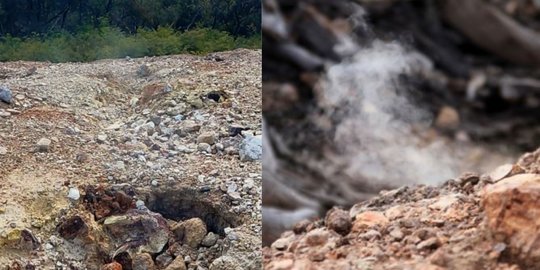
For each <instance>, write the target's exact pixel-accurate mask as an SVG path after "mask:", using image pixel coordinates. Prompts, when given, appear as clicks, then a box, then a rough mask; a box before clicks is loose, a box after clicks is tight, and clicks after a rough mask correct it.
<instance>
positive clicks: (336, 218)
mask: <svg viewBox="0 0 540 270" xmlns="http://www.w3.org/2000/svg"><path fill="white" fill-rule="evenodd" d="M324 222H325V223H326V226H327V227H328V229H330V230H334V231H335V232H337V233H339V234H341V235H347V234H348V233H349V232H350V231H351V227H352V223H351V218H350V217H349V212H347V211H345V210H342V209H339V208H332V209H331V210H330V211H328V213H327V214H326V218H325V220H324Z"/></svg>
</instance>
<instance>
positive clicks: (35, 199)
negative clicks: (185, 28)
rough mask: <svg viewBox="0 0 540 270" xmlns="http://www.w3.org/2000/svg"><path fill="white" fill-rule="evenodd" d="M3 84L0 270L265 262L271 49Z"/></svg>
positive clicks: (75, 66) (10, 78) (34, 75)
mask: <svg viewBox="0 0 540 270" xmlns="http://www.w3.org/2000/svg"><path fill="white" fill-rule="evenodd" d="M0 85H1V86H2V87H1V88H0V100H1V101H0V269H143V268H141V267H146V268H144V269H169V270H171V269H260V267H261V259H260V258H261V253H260V252H261V251H260V246H261V240H260V239H261V238H260V234H261V224H260V222H261V216H260V212H261V211H260V207H261V206H260V204H261V199H260V197H261V173H260V172H261V163H260V157H261V152H262V148H261V136H260V135H261V130H262V127H261V111H260V110H261V109H260V108H261V51H251V50H235V51H231V52H223V53H216V54H211V55H207V56H191V55H178V56H167V57H155V58H141V59H131V58H126V59H117V60H103V61H97V62H92V63H64V64H51V63H34V62H11V63H2V64H0Z"/></svg>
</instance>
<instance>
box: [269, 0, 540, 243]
mask: <svg viewBox="0 0 540 270" xmlns="http://www.w3.org/2000/svg"><path fill="white" fill-rule="evenodd" d="M262 29H263V115H264V129H265V131H264V132H265V135H266V138H265V141H264V161H263V162H264V167H263V190H264V192H263V218H264V225H263V226H264V227H265V229H264V230H265V232H264V238H265V239H264V241H265V243H266V244H268V243H270V242H271V241H272V240H273V239H275V238H276V237H277V236H279V233H280V232H282V231H283V230H284V229H287V228H291V226H292V225H293V224H294V223H295V222H298V221H300V220H302V219H306V218H312V217H316V216H318V215H320V214H321V213H323V212H324V211H325V210H327V209H329V208H330V207H333V206H343V207H348V206H351V205H352V204H354V203H356V202H358V201H361V200H365V199H368V198H370V197H371V196H373V195H375V194H377V193H378V192H379V191H380V190H382V189H388V188H393V187H398V186H401V185H406V184H430V185H438V184H440V183H442V182H444V181H445V180H448V179H451V178H455V177H457V176H459V175H460V174H461V173H464V172H476V173H485V172H489V171H490V170H493V169H494V168H495V167H497V166H498V165H501V164H504V163H508V162H513V161H515V159H516V158H517V156H518V155H520V154H522V153H524V152H526V151H531V150H534V149H536V148H537V147H538V146H539V145H540V136H539V135H540V125H539V124H540V117H539V116H540V76H539V75H540V2H539V1H534V0H445V1H430V0H415V1H397V0H396V1H378V0H372V1H368V0H365V1H362V0H355V1H348V0H338V1H324V0H302V1H288V0H264V1H263V24H262ZM279 217H281V219H278V218H279Z"/></svg>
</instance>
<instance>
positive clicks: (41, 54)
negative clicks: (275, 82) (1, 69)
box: [0, 22, 261, 62]
mask: <svg viewBox="0 0 540 270" xmlns="http://www.w3.org/2000/svg"><path fill="white" fill-rule="evenodd" d="M260 47H261V37H260V35H258V36H254V37H239V38H236V39H235V38H234V37H232V36H231V35H229V34H228V33H227V32H223V31H218V30H215V29H209V28H197V29H193V30H189V31H186V32H183V33H180V32H178V31H176V30H174V29H173V28H170V27H158V28H157V29H156V30H151V29H138V30H137V32H136V33H135V34H132V35H128V34H126V33H124V32H122V31H120V30H119V29H117V28H114V27H110V26H109V25H108V24H107V23H106V22H104V23H102V24H101V25H100V27H97V28H92V27H83V28H81V29H79V30H78V31H77V32H75V33H68V32H57V33H52V34H48V35H46V36H37V35H33V36H30V37H27V38H17V37H12V36H9V35H8V36H5V37H1V38H0V61H15V60H29V61H51V62H83V61H93V60H97V59H104V58H122V57H126V56H131V57H142V56H159V55H169V54H179V53H195V54H205V53H209V52H216V51H224V50H232V49H234V48H260Z"/></svg>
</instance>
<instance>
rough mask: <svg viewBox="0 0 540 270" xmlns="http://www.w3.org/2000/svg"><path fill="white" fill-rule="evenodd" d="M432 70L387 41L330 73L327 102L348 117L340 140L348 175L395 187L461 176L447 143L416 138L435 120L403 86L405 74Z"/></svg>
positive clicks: (337, 140) (359, 51)
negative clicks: (416, 128)
mask: <svg viewBox="0 0 540 270" xmlns="http://www.w3.org/2000/svg"><path fill="white" fill-rule="evenodd" d="M430 68H432V67H431V62H430V61H429V60H428V59H427V58H425V57H423V56H422V55H420V54H418V53H414V52H407V51H406V50H405V49H404V48H403V47H402V46H400V45H399V44H398V43H396V42H381V41H374V42H373V43H372V44H371V46H370V47H369V48H361V49H357V52H356V53H355V54H354V55H353V56H352V57H350V59H349V60H346V61H344V62H342V63H339V64H335V65H333V66H331V67H329V68H328V70H327V76H326V80H325V82H324V83H323V87H322V89H323V93H322V94H323V96H324V98H323V99H322V100H325V102H326V103H327V104H325V105H324V106H325V107H327V108H335V110H339V111H340V112H344V111H345V112H346V113H345V115H346V116H345V118H344V119H342V120H341V121H340V124H339V125H338V126H337V129H336V134H335V138H334V139H335V143H336V144H337V146H338V147H340V148H341V149H343V150H344V152H345V153H344V155H345V158H346V159H347V160H348V161H349V162H348V164H349V166H348V168H347V169H346V171H345V173H347V174H348V175H350V176H351V177H353V179H354V178H359V179H365V178H367V179H369V180H370V181H383V183H392V184H394V185H396V184H398V185H403V184H410V183H426V184H436V183H438V182H441V181H444V180H447V179H448V178H451V177H454V176H456V166H455V164H454V163H455V162H454V158H452V157H451V156H449V154H447V153H449V152H450V151H448V150H447V149H445V146H444V144H443V143H442V142H440V141H435V142H432V143H430V144H427V145H425V142H423V141H422V140H420V139H419V138H418V136H417V135H415V134H414V132H413V129H412V126H413V125H415V126H420V127H421V128H427V127H429V125H430V124H431V121H432V119H431V115H430V114H429V113H427V112H426V111H424V110H422V109H421V108H419V107H417V106H416V105H415V104H413V103H412V102H411V101H410V99H409V98H407V95H409V94H410V93H409V91H408V90H407V88H405V86H402V85H400V83H399V81H398V76H400V75H401V74H410V73H415V72H419V71H421V70H423V69H430ZM329 114H333V112H332V111H331V110H330V112H329Z"/></svg>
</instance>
